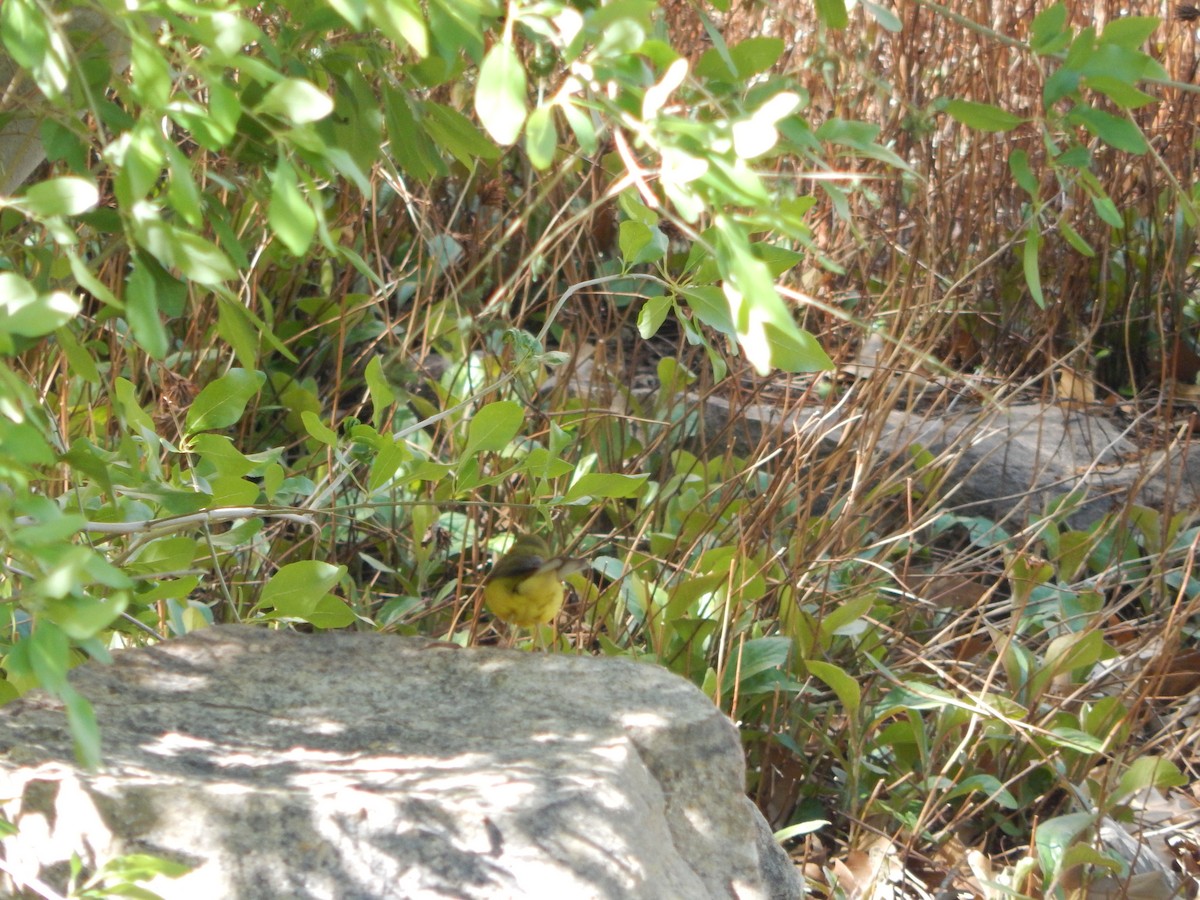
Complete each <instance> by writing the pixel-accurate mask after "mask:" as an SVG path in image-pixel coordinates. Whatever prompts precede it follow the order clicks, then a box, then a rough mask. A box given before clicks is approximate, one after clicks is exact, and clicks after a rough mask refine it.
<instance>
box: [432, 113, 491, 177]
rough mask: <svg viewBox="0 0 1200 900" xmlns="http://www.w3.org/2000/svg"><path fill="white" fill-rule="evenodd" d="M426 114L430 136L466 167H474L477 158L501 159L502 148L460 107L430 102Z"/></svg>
mask: <svg viewBox="0 0 1200 900" xmlns="http://www.w3.org/2000/svg"><path fill="white" fill-rule="evenodd" d="M425 114H426V120H425V125H426V127H427V128H428V129H429V136H430V137H432V138H433V139H434V140H435V141H437V143H438V144H439V145H440V146H441V147H442V148H443V149H445V150H446V151H447V152H449V153H450V154H452V155H453V156H454V158H455V159H457V160H458V161H459V162H460V163H462V164H463V165H464V166H466V167H467V168H472V167H474V165H475V161H476V160H477V159H488V160H491V159H499V158H500V148H499V147H497V146H496V145H495V144H493V143H492V142H491V141H489V140H488V139H487V138H486V137H485V136H484V134H483V132H481V131H480V130H479V129H478V128H476V127H475V126H474V125H472V124H471V120H470V119H468V118H467V117H466V116H464V115H463V114H462V113H460V112H459V111H458V110H456V109H452V108H450V107H449V106H443V105H441V104H440V103H433V102H429V103H426V104H425Z"/></svg>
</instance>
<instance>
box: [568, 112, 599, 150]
mask: <svg viewBox="0 0 1200 900" xmlns="http://www.w3.org/2000/svg"><path fill="white" fill-rule="evenodd" d="M559 108H560V109H561V110H562V112H563V116H564V117H565V118H566V120H567V124H568V125H569V126H571V131H572V132H574V134H575V140H577V141H578V142H579V149H580V150H582V151H583V152H584V153H585V154H586V155H588V156H590V155H591V154H593V153H595V152H596V149H597V147H599V145H600V142H599V139H598V138H597V137H596V125H595V123H593V122H592V116H591V113H590V112H589V111H588V110H586V109H581V108H580V107H578V106H576V105H575V104H574V103H571V102H569V101H568V102H566V103H563V104H562V106H561V107H559Z"/></svg>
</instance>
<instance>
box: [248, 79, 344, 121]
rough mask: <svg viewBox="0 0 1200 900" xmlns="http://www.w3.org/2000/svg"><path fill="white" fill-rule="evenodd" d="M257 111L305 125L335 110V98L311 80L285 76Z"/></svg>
mask: <svg viewBox="0 0 1200 900" xmlns="http://www.w3.org/2000/svg"><path fill="white" fill-rule="evenodd" d="M257 111H258V112H259V113H260V114H266V115H276V116H280V117H281V118H284V119H287V120H288V121H290V122H291V123H292V124H293V125H304V124H306V123H308V122H319V121H320V120H321V119H323V118H325V117H326V116H327V115H329V114H330V113H331V112H333V100H332V98H330V96H329V95H328V94H326V93H324V92H323V91H321V90H320V89H319V88H318V87H317V86H316V85H315V84H313V83H312V82H311V81H305V80H304V79H303V78H285V79H283V80H282V81H279V82H276V83H275V84H274V85H272V86H271V89H270V90H269V91H267V93H266V96H264V97H263V99H262V103H260V104H259V105H258V110H257Z"/></svg>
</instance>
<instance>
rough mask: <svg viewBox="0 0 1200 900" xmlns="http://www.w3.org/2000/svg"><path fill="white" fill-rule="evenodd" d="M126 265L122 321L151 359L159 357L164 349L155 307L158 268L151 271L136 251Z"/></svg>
mask: <svg viewBox="0 0 1200 900" xmlns="http://www.w3.org/2000/svg"><path fill="white" fill-rule="evenodd" d="M130 268H131V271H130V273H129V278H128V279H127V280H126V282H125V321H127V322H128V323H129V330H130V331H131V332H133V337H134V339H135V340H136V341H137V342H138V344H139V345H140V346H141V347H142V348H143V349H144V350H145V351H146V352H147V353H149V354H150V355H151V356H152V357H154V358H155V359H162V358H163V357H164V356H166V355H167V349H168V339H167V330H166V328H164V327H163V323H162V317H161V316H160V315H159V310H158V285H157V276H158V274H159V272H161V271H162V270H161V269H158V270H157V271H151V270H150V268H149V267H148V266H147V265H146V264H145V263H144V262H142V260H141V259H140V258H139V254H136V253H135V254H133V258H132V260H131V261H130ZM163 274H165V273H163Z"/></svg>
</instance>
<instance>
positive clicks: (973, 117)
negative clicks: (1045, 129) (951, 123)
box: [946, 100, 1025, 131]
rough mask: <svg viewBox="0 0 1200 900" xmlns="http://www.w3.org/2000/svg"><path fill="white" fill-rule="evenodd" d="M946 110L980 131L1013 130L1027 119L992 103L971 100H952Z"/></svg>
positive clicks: (969, 126)
mask: <svg viewBox="0 0 1200 900" xmlns="http://www.w3.org/2000/svg"><path fill="white" fill-rule="evenodd" d="M946 112H947V113H949V114H950V115H951V116H953V117H954V118H955V119H957V120H958V121H959V122H962V123H963V124H964V125H966V126H967V127H968V128H975V129H977V130H979V131H1012V129H1014V128H1016V127H1017V126H1018V125H1020V124H1021V123H1022V122H1024V121H1025V120H1024V119H1022V118H1021V117H1020V116H1014V115H1013V114H1012V113H1010V112H1005V111H1004V110H1002V109H1000V108H999V107H996V106H992V105H991V104H990V103H975V102H972V101H969V100H951V101H950V102H949V103H948V104H946Z"/></svg>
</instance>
